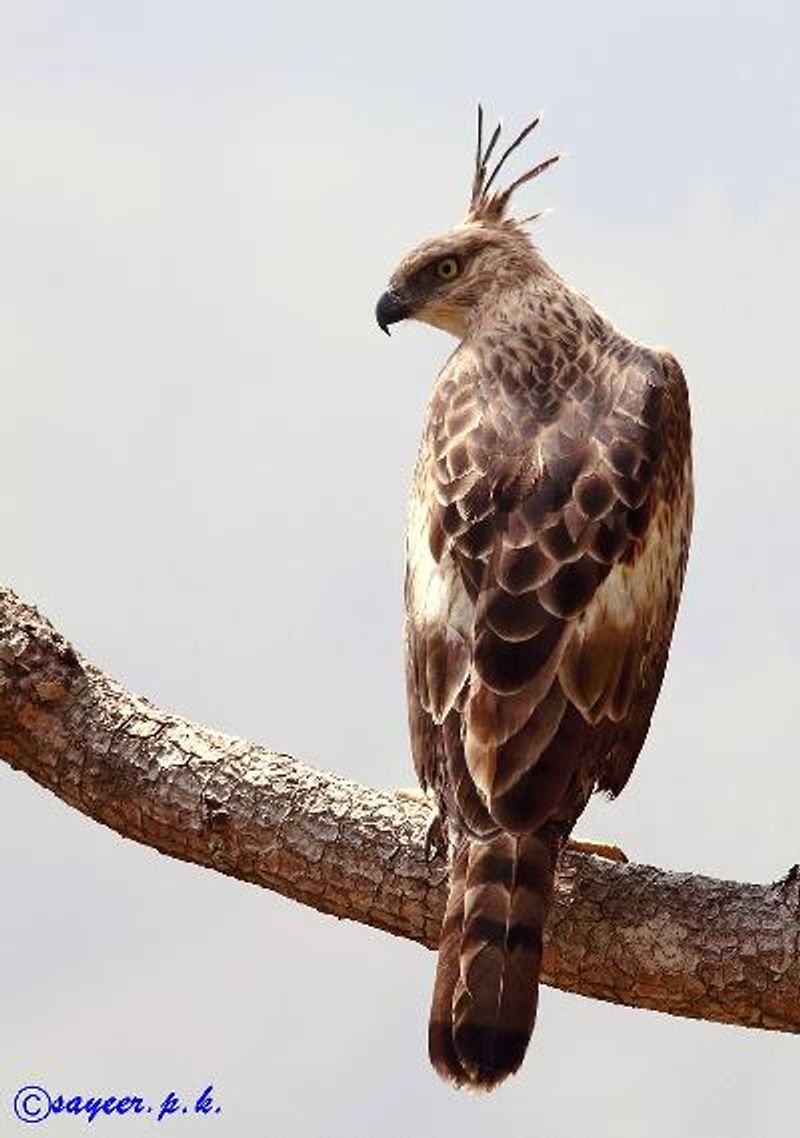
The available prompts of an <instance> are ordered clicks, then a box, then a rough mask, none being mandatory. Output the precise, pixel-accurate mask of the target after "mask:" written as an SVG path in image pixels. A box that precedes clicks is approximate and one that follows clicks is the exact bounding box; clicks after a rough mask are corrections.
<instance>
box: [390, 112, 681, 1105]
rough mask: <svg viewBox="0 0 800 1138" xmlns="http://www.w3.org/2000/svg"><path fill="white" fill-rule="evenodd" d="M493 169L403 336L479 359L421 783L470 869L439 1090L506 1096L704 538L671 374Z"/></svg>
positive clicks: (422, 677) (428, 274)
mask: <svg viewBox="0 0 800 1138" xmlns="http://www.w3.org/2000/svg"><path fill="white" fill-rule="evenodd" d="M537 122H538V119H534V121H533V122H531V123H530V124H529V125H528V126H526V127H525V129H524V130H523V131H522V132H521V133H520V134H519V135H518V136H517V137H516V138H515V139H514V140H513V142H512V143H511V145H510V146H508V147H507V149H506V150H505V151H504V153H502V154H501V155H500V157H499V159H498V160H497V161H496V164H495V165H494V166H493V167H491V168H490V160H491V158H492V155H493V154H494V153H495V150H496V148H497V143H498V140H499V137H500V127H499V126H498V127H497V129H495V130H494V132H493V133H492V134H491V137H490V138H489V140H488V143H487V144H486V146H485V147H484V143H483V115H482V112H481V110H480V108H479V111H478V149H477V155H476V160H475V173H474V179H473V184H472V196H471V200H470V205H469V211H468V213H467V216H466V218H465V219H464V221H463V222H461V223H460V224H459V225H457V226H456V227H455V228H454V229H452V230H450V231H449V232H448V233H445V234H444V235H443V236H439V237H434V238H432V239H430V240H427V241H424V242H423V243H422V244H421V245H419V246H418V247H417V248H415V249H414V250H413V251H412V252H411V253H409V254H408V255H407V256H406V257H404V258H403V260H402V261H401V262H400V264H399V266H398V268H397V269H396V270H395V272H394V273H393V274H392V276H391V278H390V280H389V284H388V287H387V289H386V291H385V292H384V293H383V295H382V296H381V297H380V299H379V301H378V304H377V308H376V316H377V320H378V323H379V324H380V326H381V328H383V330H384V331H386V332H388V330H389V325H390V324H393V323H395V322H397V321H400V320H403V319H406V318H411V319H415V320H421V321H425V322H426V323H428V324H432V325H433V326H434V327H436V328H441V329H444V330H445V331H447V332H450V333H451V334H452V335H454V336H455V337H456V339H457V340H458V345H457V346H456V348H455V350H454V351H453V353H452V355H451V356H450V357H449V359H448V360H447V362H446V363H445V365H444V367H443V368H442V370H441V372H440V373H439V376H438V378H437V380H436V382H435V384H434V387H433V391H432V393H431V396H430V399H429V402H428V406H427V410H426V415H425V423H424V429H423V433H422V442H421V446H420V451H419V457H418V460H417V465H416V469H415V473H414V479H413V487H412V491H411V499H410V506H409V519H408V534H407V543H406V554H407V560H406V587H405V599H406V619H405V642H406V666H407V689H408V708H409V719H410V731H411V743H412V750H413V757H414V765H415V768H416V771H417V775H418V778H419V780H420V783H421V785H422V787H423V789H428V790H429V791H430V792H432V794H433V795H434V796H435V800H436V803H437V807H438V814H439V818H440V820H441V822H442V832H443V834H444V835H445V836H446V845H447V851H448V854H449V864H450V890H449V897H448V902H447V907H446V912H445V917H444V923H443V926H442V931H441V940H440V946H439V957H438V964H437V970H436V979H435V984H434V991H433V1000H432V1006H431V1013H430V1028H429V1052H430V1058H431V1062H432V1063H433V1066H434V1067H435V1069H436V1070H437V1071H438V1072H439V1074H440V1075H442V1076H443V1077H444V1078H445V1079H447V1080H449V1081H450V1082H452V1083H454V1084H456V1085H458V1086H469V1087H473V1088H486V1089H489V1088H491V1087H493V1086H495V1085H496V1084H497V1083H499V1082H500V1081H501V1080H502V1079H504V1078H505V1077H506V1076H507V1075H509V1074H511V1073H513V1072H514V1071H516V1070H517V1068H518V1067H519V1065H520V1063H521V1062H522V1059H523V1057H524V1054H525V1050H526V1048H527V1045H528V1041H529V1039H530V1036H531V1032H532V1030H533V1025H534V1020H535V1016H536V1007H537V1001H538V990H537V985H538V978H539V972H540V966H541V959H542V936H543V930H544V927H545V923H546V920H547V915H548V911H549V909H550V906H551V902H552V896H553V882H554V874H555V868H556V862H557V859H558V855H559V852H560V850H561V849H562V848H563V846H564V844H565V843H566V841H567V839H568V837H569V835H570V832H571V830H572V828H573V826H574V825H575V822H576V819H577V818H578V816H579V815H580V813H581V811H582V810H583V809H584V807H585V806H586V803H587V800H588V798H589V796H590V795H591V794H592V792H593V791H595V790H601V791H605V792H607V793H608V794H609V795H612V796H615V795H617V794H618V793H619V792H620V791H621V790H622V788H623V787H624V785H625V783H626V782H627V780H628V777H629V776H630V774H631V771H632V769H633V766H634V763H635V762H636V758H637V756H638V754H639V751H640V749H641V747H642V744H643V743H644V740H645V736H646V735H647V731H648V727H649V724H650V718H651V715H652V713H653V708H654V706H655V703H656V699H657V697H658V692H659V688H660V686H661V680H662V677H663V674H664V669H665V666H666V662H667V655H668V652H669V647H670V640H671V637H672V629H673V624H674V621H675V616H676V613H677V608H678V602H679V598H680V592H681V586H682V583H683V577H684V570H685V567H686V559H687V553H688V547H689V537H690V530H691V518H692V473H691V450H690V443H691V428H690V417H689V403H688V396H687V390H686V384H685V381H684V377H683V373H682V371H681V368H680V366H679V364H678V362H677V361H676V360H675V358H674V357H673V356H672V355H671V354H670V353H669V352H668V351H665V350H662V349H658V348H650V347H645V346H643V345H641V344H638V343H636V342H635V341H634V340H632V339H630V338H629V337H627V336H625V335H624V334H623V333H622V332H620V331H618V330H617V328H615V327H614V325H613V324H612V323H611V322H610V321H609V320H608V319H607V318H606V317H605V316H604V315H602V314H601V313H600V312H598V310H597V309H596V308H595V307H593V305H592V304H591V303H590V302H589V301H588V300H587V299H586V297H585V296H583V295H581V294H580V293H578V292H576V291H575V290H574V289H572V288H571V287H570V286H569V285H567V284H566V283H565V282H564V281H563V280H562V279H561V278H560V277H559V276H558V275H557V274H556V273H555V272H554V271H553V269H552V268H550V266H549V265H548V264H547V262H546V261H545V259H544V258H543V256H542V255H541V253H540V252H539V250H538V249H537V248H536V247H535V246H534V244H533V243H532V242H531V240H530V239H529V237H528V234H527V232H526V230H525V228H524V226H525V223H526V222H527V221H530V220H532V219H531V218H526V219H524V221H520V220H515V219H514V218H513V217H510V216H508V207H509V202H510V199H511V196H512V194H513V193H514V191H515V190H516V189H518V188H519V187H520V186H522V185H523V184H524V183H526V182H528V181H530V180H531V179H533V178H535V177H536V176H537V175H539V174H540V173H541V172H542V171H543V170H545V169H546V168H547V167H548V166H550V165H551V163H552V162H554V161H556V158H557V157H558V156H556V157H555V158H550V159H547V160H546V161H543V162H540V163H539V164H538V165H536V166H534V168H533V169H531V170H528V171H527V172H526V173H524V174H522V175H521V177H518V178H516V179H515V180H514V181H512V182H511V183H510V185H508V186H506V188H504V189H500V188H499V186H498V177H499V175H500V173H501V172H502V170H503V168H504V165H505V163H506V161H507V159H508V158H509V156H510V155H511V154H512V153H513V152H514V151H515V150H516V149H517V148H518V147H519V145H520V144H521V143H522V142H523V141H524V139H525V138H527V136H528V135H529V134H530V133H531V131H532V130H533V129H534V127H535V126H536V125H537Z"/></svg>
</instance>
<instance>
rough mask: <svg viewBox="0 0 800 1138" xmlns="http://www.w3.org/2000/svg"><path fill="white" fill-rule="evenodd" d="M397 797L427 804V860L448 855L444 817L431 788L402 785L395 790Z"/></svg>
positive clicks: (423, 804) (422, 804) (420, 804)
mask: <svg viewBox="0 0 800 1138" xmlns="http://www.w3.org/2000/svg"><path fill="white" fill-rule="evenodd" d="M394 796H395V798H401V799H403V800H404V801H405V802H416V803H417V805H418V806H427V807H428V809H429V810H430V812H431V814H430V818H429V819H428V824H427V826H426V827H425V860H426V861H427V862H432V861H434V859H435V858H437V857H443V858H446V857H447V835H446V834H445V832H444V825H443V824H442V819H441V818H440V817H439V811H438V809H437V807H436V798H435V796H434V795H433V793H432V792H431V791H430V790H422V789H421V788H420V787H418V786H409V787H406V786H401V787H398V788H397V789H396V790H395V792H394Z"/></svg>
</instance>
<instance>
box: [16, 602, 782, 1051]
mask: <svg viewBox="0 0 800 1138" xmlns="http://www.w3.org/2000/svg"><path fill="white" fill-rule="evenodd" d="M0 757H1V758H2V759H4V760H5V761H6V762H7V763H9V764H10V765H11V766H12V767H15V768H17V769H19V770H23V771H25V773H26V774H28V775H30V777H31V778H33V779H35V780H36V781H37V782H38V783H40V784H41V785H42V786H45V787H47V788H48V790H51V791H53V793H54V794H57V795H58V796H59V797H60V798H62V799H63V800H64V801H65V802H67V803H69V805H71V806H74V807H76V808H77V809H78V810H81V811H82V812H83V813H84V814H88V815H89V817H91V818H94V819H95V820H96V821H98V822H102V823H103V824H104V825H106V826H110V827H111V828H112V829H114V830H116V831H117V832H118V833H120V834H123V835H124V836H125V837H127V838H133V839H134V840H136V841H138V842H142V843H144V844H145V845H149V846H154V847H155V848H156V849H158V850H160V851H161V852H162V853H165V854H169V855H170V856H172V857H177V858H182V859H183V860H185V861H192V862H196V863H198V864H199V865H205V866H208V867H210V868H212V869H216V870H219V871H220V872H221V873H227V874H230V875H231V876H233V877H238V878H241V879H242V880H244V881H251V882H253V883H254V884H256V885H261V886H264V887H265V888H267V889H273V890H275V891H276V892H278V893H281V894H283V895H284V896H286V897H292V898H294V899H295V900H297V901H300V902H302V903H303V904H306V905H311V906H313V907H314V908H316V909H319V910H320V911H322V912H324V913H332V914H333V915H335V916H337V917H348V918H350V919H351V920H355V921H361V922H362V923H364V924H368V925H374V926H375V927H377V928H381V929H386V930H387V931H388V932H392V933H395V934H396V935H398V936H404V937H409V938H411V939H412V940H416V941H419V942H421V943H422V944H425V945H427V946H428V947H434V946H435V945H436V941H437V937H438V930H439V924H440V921H441V917H442V911H443V907H444V901H445V893H446V869H445V866H444V865H443V863H442V862H441V861H437V862H434V864H433V865H428V864H427V863H426V861H425V856H424V835H425V828H426V824H427V821H428V817H429V815H428V812H427V809H426V808H425V807H424V806H423V805H422V804H417V803H414V802H410V801H406V800H403V799H401V798H398V797H397V796H395V795H391V794H386V793H381V792H378V791H374V790H368V789H366V788H364V787H361V786H357V785H356V784H354V783H352V782H347V781H345V780H344V779H340V778H337V777H335V776H333V775H329V774H324V773H322V772H320V771H316V770H313V769H312V768H311V767H308V766H306V765H305V764H304V763H301V762H299V761H297V760H296V759H293V758H291V757H289V756H287V755H278V754H274V753H272V752H270V751H267V750H265V749H264V748H261V747H257V746H253V745H252V744H249V743H245V742H243V741H242V740H240V739H235V738H231V737H229V736H225V735H221V734H218V733H217V732H214V731H210V730H208V729H207V728H204V727H199V726H196V725H194V724H192V723H189V722H187V721H186V720H184V719H181V718H179V717H178V716H176V715H170V714H168V713H166V712H163V711H159V710H157V709H156V708H154V707H153V706H152V705H151V704H150V703H148V702H147V701H146V700H145V699H143V698H141V697H140V696H137V695H134V694H132V693H130V692H128V691H127V690H125V689H124V688H123V687H122V686H121V685H119V684H117V683H115V682H114V681H113V680H111V679H109V678H108V677H107V676H105V675H103V673H101V672H100V671H99V670H98V669H97V668H95V667H93V666H92V665H91V664H89V663H88V662H87V661H86V660H84V659H82V658H81V657H80V656H79V655H78V653H77V652H76V651H75V650H74V649H73V648H72V647H71V646H70V645H69V644H68V643H67V642H66V641H65V640H64V639H63V638H62V637H61V636H60V635H59V634H58V633H57V632H56V631H55V630H54V629H53V627H52V626H51V625H50V623H49V622H48V621H47V620H46V619H45V618H44V617H42V616H41V615H40V614H39V613H38V612H37V611H36V609H34V608H32V607H30V606H28V605H26V604H24V603H23V602H22V601H20V600H19V598H17V597H16V596H15V595H14V593H12V592H11V591H10V590H8V589H4V588H2V587H0ZM544 980H545V982H546V983H548V984H551V985H554V986H555V987H558V988H562V989H565V990H568V991H574V992H580V993H582V994H583V995H586V996H593V997H596V998H598V999H603V1000H609V1001H612V1002H615V1003H621V1004H629V1005H632V1006H636V1007H643V1008H654V1009H657V1010H659V1011H665V1012H670V1013H672V1014H673V1015H682V1016H691V1017H695V1018H702V1019H707V1020H717V1021H720V1022H724V1023H736V1024H742V1025H746V1026H750V1027H763V1028H772V1029H775V1030H780V1031H792V1032H797V1031H800V881H799V880H798V870H797V867H795V868H794V869H793V870H791V871H790V873H789V874H788V875H787V877H786V878H785V879H783V880H782V881H779V882H777V883H776V884H773V885H745V884H739V883H736V882H730V881H717V880H714V879H712V878H708V877H701V876H695V875H692V874H676V873H669V872H667V871H665V870H661V869H655V868H653V867H652V866H645V865H633V864H617V863H613V862H609V861H604V860H602V859H600V858H596V857H591V856H588V855H585V854H578V853H570V852H567V853H565V854H564V856H563V858H562V864H561V869H560V872H559V877H558V882H557V891H556V904H555V906H554V912H553V916H552V918H551V921H550V925H549V931H548V948H547V952H546V955H545V965H544Z"/></svg>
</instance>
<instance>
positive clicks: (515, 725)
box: [409, 346, 690, 832]
mask: <svg viewBox="0 0 800 1138" xmlns="http://www.w3.org/2000/svg"><path fill="white" fill-rule="evenodd" d="M588 363H590V364H591V366H592V373H591V376H590V377H588V378H587V374H586V369H587V364H588ZM539 365H540V366H539V369H538V372H537V379H536V381H535V382H533V383H532V382H531V380H530V372H527V373H526V371H525V369H524V368H523V367H520V366H516V364H515V360H514V359H513V357H512V358H511V360H509V358H508V355H507V354H506V355H504V356H502V357H501V356H499V355H495V356H494V357H490V358H489V359H488V361H487V360H482V361H481V367H480V368H479V369H477V370H476V371H475V373H474V374H473V375H472V376H471V377H470V378H468V381H467V382H465V377H464V375H463V374H461V375H460V376H458V377H454V378H453V380H452V382H451V383H450V384H448V383H447V382H445V383H444V384H442V385H441V387H440V389H439V390H438V392H437V395H436V396H435V398H434V402H433V404H432V406H431V410H430V415H429V431H430V439H429V443H430V451H429V453H428V455H427V456H425V455H423V458H422V459H421V463H422V465H423V466H424V467H425V472H426V473H427V475H428V477H430V478H431V479H432V482H433V487H434V492H435V502H433V500H429V501H428V503H427V510H424V511H423V512H424V514H425V517H426V519H427V524H428V545H429V551H430V556H431V558H432V563H435V565H436V569H437V573H436V574H429V575H428V579H429V582H430V583H429V586H428V593H427V599H428V601H429V605H428V611H427V612H424V611H422V610H421V606H420V604H419V599H420V598H419V595H417V596H416V598H415V597H414V596H413V595H412V597H411V601H412V604H411V606H410V619H409V625H410V627H411V633H410V635H411V640H412V643H411V646H410V648H411V650H410V654H409V655H410V668H411V671H412V675H411V681H412V686H415V687H416V691H417V692H418V695H419V699H418V706H419V707H420V708H421V709H423V715H427V716H429V717H431V718H432V719H433V721H434V722H436V723H440V724H446V721H447V719H448V716H449V715H451V714H455V715H456V717H457V719H458V732H457V735H458V738H456V739H454V740H452V741H451V747H450V751H452V752H453V753H452V754H451V753H449V752H448V748H447V745H446V744H447V732H446V731H445V732H444V738H442V737H441V736H440V738H439V752H440V753H439V755H438V756H437V759H435V760H434V761H435V762H437V761H438V762H441V758H442V753H443V752H445V754H444V757H445V760H446V764H445V765H446V766H447V770H448V776H449V778H450V780H451V781H453V778H454V776H455V781H456V782H457V783H459V784H460V785H461V787H462V793H461V795H460V796H459V794H458V793H456V794H455V798H456V799H457V800H458V801H457V803H456V805H457V807H458V808H459V810H460V812H461V810H462V809H463V805H464V802H465V801H468V799H469V796H468V793H467V792H468V791H469V789H470V787H469V785H465V784H471V785H472V788H473V793H474V788H477V790H478V791H479V792H480V795H479V796H475V800H476V801H477V803H478V806H480V805H481V803H485V804H486V807H487V808H488V813H489V815H490V816H491V821H492V822H494V824H495V825H498V824H499V825H500V826H502V827H503V828H506V829H508V830H511V831H515V832H522V831H528V830H531V829H535V828H537V827H538V826H539V825H541V824H542V823H543V822H545V821H546V820H547V819H549V818H551V817H552V816H553V813H554V811H556V812H557V811H558V809H559V808H560V806H561V805H562V804H563V803H564V800H565V798H569V799H570V800H572V799H576V798H577V799H580V804H579V805H578V809H580V805H582V803H583V801H585V797H586V795H587V793H588V789H591V786H593V785H594V783H595V782H596V781H598V780H599V781H600V782H601V783H603V780H604V774H605V775H607V774H608V772H606V771H604V769H603V768H604V764H605V765H607V764H608V763H609V762H612V761H613V762H614V763H615V764H616V766H617V767H619V769H620V771H625V777H627V773H629V770H630V768H631V767H632V765H633V762H634V761H635V757H636V752H638V749H639V747H640V746H641V742H642V740H643V738H644V733H645V732H646V727H647V722H648V721H649V714H650V710H651V709H652V704H653V703H654V701H655V695H656V694H657V689H658V685H659V683H660V679H661V672H662V671H663V659H661V657H663V658H665V653H666V648H667V647H668V643H669V636H670V633H671V628H672V621H673V619H674V612H675V607H676V605H677V594H678V592H679V589H680V577H681V575H682V571H683V563H684V561H685V544H686V541H687V540H688V520H687V517H686V516H685V515H686V514H687V509H688V510H689V511H690V503H689V504H688V506H686V503H684V502H683V499H684V498H686V493H684V492H683V490H681V493H680V494H677V492H676V495H675V500H674V501H673V502H672V503H670V502H668V501H665V500H664V499H663V497H662V495H661V493H660V491H661V489H663V487H664V485H665V479H666V478H667V477H671V478H672V479H673V481H674V482H675V483H676V485H677V484H678V482H680V480H681V471H680V469H679V468H681V466H682V463H683V462H684V460H686V458H687V456H688V409H687V406H686V399H685V390H684V387H683V380H682V376H680V370H679V369H678V368H677V365H674V366H673V363H672V362H671V363H670V364H669V366H668V367H667V368H666V369H665V365H664V362H663V361H662V359H661V358H660V357H659V356H658V355H657V354H655V353H653V352H647V351H645V350H643V349H638V348H634V347H628V346H625V347H624V348H623V349H621V350H619V351H618V352H617V353H616V354H615V355H612V356H610V357H608V358H606V359H604V360H599V359H597V358H595V359H593V360H591V361H583V366H580V361H579V363H578V365H571V366H570V367H567V368H565V369H564V370H563V372H562V374H561V375H557V376H556V375H554V374H553V369H551V368H548V360H547V358H546V357H545V358H544V360H543V361H542V360H541V358H540V361H539ZM683 418H685V419H686V423H685V429H684V428H682V429H681V430H677V429H676V428H677V425H678V424H679V421H682V419H683ZM673 420H674V422H673ZM673 428H675V429H673ZM681 452H685V453H681ZM681 485H683V484H682V483H681ZM673 490H674V487H673ZM678 498H680V499H681V501H680V502H677V499H678ZM421 502H423V503H424V498H422V499H421ZM678 506H680V509H679V508H678ZM670 509H671V510H672V512H673V514H674V515H675V517H674V518H672V519H671V518H670V516H669V513H670ZM412 513H413V510H412ZM678 515H680V516H678ZM673 521H674V522H675V525H674V526H673V525H672V522H673ZM412 530H413V527H412ZM673 531H674V532H673ZM410 568H411V572H412V576H413V572H414V568H413V565H412V564H411V563H410ZM437 574H438V576H437ZM437 590H440V591H441V595H437ZM411 592H412V594H413V592H414V582H413V581H412V590H411ZM417 592H418V594H419V590H418V591H417ZM432 595H433V596H432ZM443 597H447V604H446V605H445V604H444V603H443V600H442V598H443ZM414 602H416V603H414ZM422 608H423V609H424V606H422ZM445 610H446V611H445ZM653 688H654V689H655V690H652V689H653ZM651 696H652V698H650V697H651ZM412 702H413V700H412ZM643 709H644V710H643ZM642 717H643V718H644V724H643V729H642V724H641V722H640V721H641V720H642ZM412 719H413V713H412ZM631 719H636V720H637V723H636V730H631V729H630V727H631V724H630V723H629V722H628V721H629V720H631ZM451 733H452V732H451ZM620 746H622V749H623V751H625V753H624V754H620ZM626 749H627V750H626ZM631 751H633V754H632V755H631V754H630V752H631ZM423 762H424V761H423ZM459 762H460V764H461V765H460V767H459ZM418 765H419V764H418ZM615 779H616V781H617V782H619V781H620V779H619V778H618V777H617V776H614V777H611V776H609V777H608V778H606V783H607V784H608V785H611V784H612V783H614V781H615ZM428 781H432V780H431V779H430V778H429V779H428ZM621 781H624V777H623V778H622V780H621ZM576 783H578V784H580V785H578V786H576ZM589 784H591V785H589ZM587 787H588V789H587ZM617 788H618V787H615V786H612V789H617ZM469 801H471V800H469ZM471 810H472V814H473V815H475V814H476V807H475V803H474V802H472V803H471ZM573 820H574V819H573ZM478 830H479V832H480V827H478Z"/></svg>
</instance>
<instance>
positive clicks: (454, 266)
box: [436, 257, 461, 281]
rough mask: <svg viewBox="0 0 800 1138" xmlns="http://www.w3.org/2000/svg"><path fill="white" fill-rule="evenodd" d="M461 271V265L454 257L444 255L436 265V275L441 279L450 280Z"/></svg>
mask: <svg viewBox="0 0 800 1138" xmlns="http://www.w3.org/2000/svg"><path fill="white" fill-rule="evenodd" d="M460 272H461V266H460V265H459V263H458V261H457V260H456V258H455V257H445V258H444V259H443V260H441V261H439V263H438V264H437V266H436V275H437V277H441V279H442V280H443V281H452V280H454V279H455V278H456V277H457V276H458V274H459V273H460Z"/></svg>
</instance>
